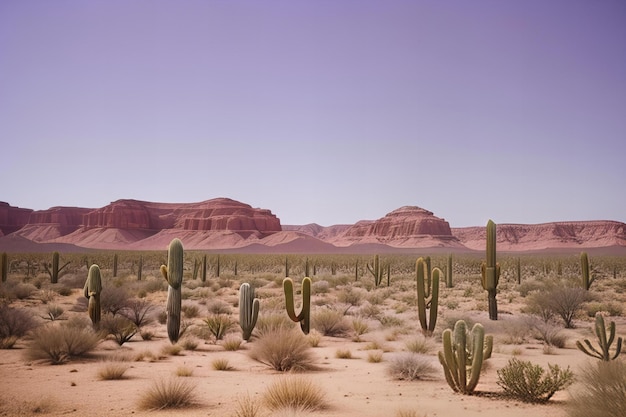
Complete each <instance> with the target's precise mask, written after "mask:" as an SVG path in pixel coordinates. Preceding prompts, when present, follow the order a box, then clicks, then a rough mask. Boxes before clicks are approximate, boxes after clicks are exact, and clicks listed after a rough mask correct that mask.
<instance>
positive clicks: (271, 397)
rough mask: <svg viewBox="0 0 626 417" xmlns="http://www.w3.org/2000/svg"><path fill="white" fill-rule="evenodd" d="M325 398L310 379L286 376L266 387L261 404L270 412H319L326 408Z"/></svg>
mask: <svg viewBox="0 0 626 417" xmlns="http://www.w3.org/2000/svg"><path fill="white" fill-rule="evenodd" d="M325 396H326V395H325V393H324V392H323V391H322V389H321V388H320V387H319V386H317V385H315V384H314V383H313V382H312V381H311V380H310V379H308V378H304V377H302V376H288V377H284V378H280V379H279V380H277V381H275V382H274V383H272V384H271V385H270V386H269V387H267V390H266V391H265V392H264V393H263V404H265V407H267V408H268V409H269V410H271V411H278V410H284V409H291V410H298V411H320V410H324V409H326V408H328V404H327V403H326V400H325Z"/></svg>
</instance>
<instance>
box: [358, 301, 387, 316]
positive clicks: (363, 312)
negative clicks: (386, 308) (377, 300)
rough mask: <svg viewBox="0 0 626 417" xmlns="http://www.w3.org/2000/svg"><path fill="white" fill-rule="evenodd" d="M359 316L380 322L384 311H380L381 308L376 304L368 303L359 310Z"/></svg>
mask: <svg viewBox="0 0 626 417" xmlns="http://www.w3.org/2000/svg"><path fill="white" fill-rule="evenodd" d="M359 315H360V316H363V317H365V318H368V319H376V320H378V319H379V318H380V317H381V315H382V311H381V310H380V307H378V306H376V305H374V304H370V303H366V304H364V305H362V306H361V307H360V308H359Z"/></svg>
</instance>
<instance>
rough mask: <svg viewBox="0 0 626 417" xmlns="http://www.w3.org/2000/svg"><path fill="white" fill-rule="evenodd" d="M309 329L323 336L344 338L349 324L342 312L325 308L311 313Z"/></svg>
mask: <svg viewBox="0 0 626 417" xmlns="http://www.w3.org/2000/svg"><path fill="white" fill-rule="evenodd" d="M311 327H312V328H314V329H315V330H317V331H318V332H320V333H321V334H323V335H324V336H345V335H346V334H347V333H348V331H349V329H350V324H349V323H348V322H347V319H346V317H345V316H344V314H343V312H341V311H338V310H333V309H330V308H325V309H320V310H317V311H315V313H313V316H312V317H311Z"/></svg>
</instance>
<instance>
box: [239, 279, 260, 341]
mask: <svg viewBox="0 0 626 417" xmlns="http://www.w3.org/2000/svg"><path fill="white" fill-rule="evenodd" d="M258 317H259V299H258V298H254V288H253V287H252V286H251V285H250V284H248V283H247V282H244V283H243V284H241V286H240V287H239V326H240V327H241V332H242V337H243V340H246V341H247V340H249V339H250V336H252V331H253V330H254V326H256V321H257V318H258Z"/></svg>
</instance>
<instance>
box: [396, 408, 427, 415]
mask: <svg viewBox="0 0 626 417" xmlns="http://www.w3.org/2000/svg"><path fill="white" fill-rule="evenodd" d="M421 416H424V417H425V416H426V414H419V413H418V412H417V411H415V410H412V409H410V408H401V409H399V410H396V413H395V414H394V417H421Z"/></svg>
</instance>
